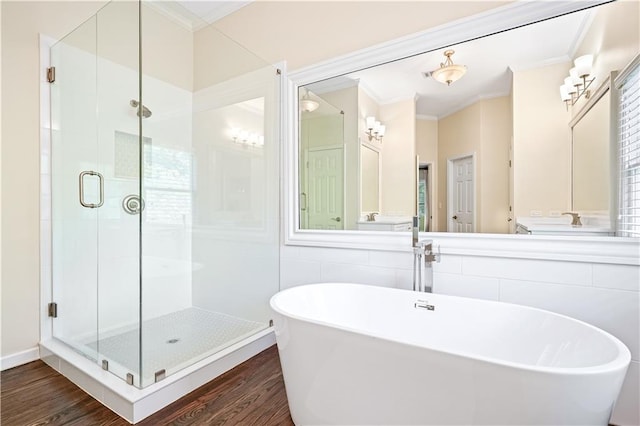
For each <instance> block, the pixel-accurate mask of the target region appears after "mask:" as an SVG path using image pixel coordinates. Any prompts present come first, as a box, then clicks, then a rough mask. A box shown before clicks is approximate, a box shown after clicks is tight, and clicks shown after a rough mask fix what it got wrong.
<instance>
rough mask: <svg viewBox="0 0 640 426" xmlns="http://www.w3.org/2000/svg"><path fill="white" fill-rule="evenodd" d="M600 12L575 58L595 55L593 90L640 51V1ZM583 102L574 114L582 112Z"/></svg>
mask: <svg viewBox="0 0 640 426" xmlns="http://www.w3.org/2000/svg"><path fill="white" fill-rule="evenodd" d="M596 10H597V13H596V16H595V18H594V19H593V23H592V24H591V26H590V27H589V31H588V32H587V34H586V35H585V37H584V39H583V40H582V42H581V43H580V46H578V49H577V50H576V54H575V57H576V58H577V57H579V56H582V55H586V54H593V55H594V61H593V73H592V76H595V77H596V80H595V81H594V83H593V85H592V86H591V87H592V89H595V88H596V87H598V86H599V85H600V84H602V82H603V81H604V80H605V79H606V77H607V76H608V75H609V73H610V72H611V71H615V70H618V71H619V70H622V69H623V68H624V67H625V65H627V64H628V63H629V62H631V60H632V59H633V57H634V56H635V55H637V54H638V52H639V51H640V30H639V29H638V28H640V2H638V1H634V0H622V1H617V2H613V3H609V4H608V5H607V6H605V7H600V8H598V9H596ZM584 102H585V100H584V99H581V100H580V101H579V102H578V104H576V106H575V107H573V109H572V111H573V113H576V112H577V111H579V110H580V108H581V107H582V105H584Z"/></svg>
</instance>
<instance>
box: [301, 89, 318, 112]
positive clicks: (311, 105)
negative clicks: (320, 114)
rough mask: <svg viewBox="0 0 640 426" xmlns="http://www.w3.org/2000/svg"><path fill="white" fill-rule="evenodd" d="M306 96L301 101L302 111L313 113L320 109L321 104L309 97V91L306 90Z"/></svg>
mask: <svg viewBox="0 0 640 426" xmlns="http://www.w3.org/2000/svg"><path fill="white" fill-rule="evenodd" d="M304 92H305V93H304V95H303V96H302V99H300V111H302V112H311V111H315V110H317V109H318V107H319V106H320V104H319V103H318V102H316V101H314V100H313V99H311V98H310V97H309V90H308V89H304Z"/></svg>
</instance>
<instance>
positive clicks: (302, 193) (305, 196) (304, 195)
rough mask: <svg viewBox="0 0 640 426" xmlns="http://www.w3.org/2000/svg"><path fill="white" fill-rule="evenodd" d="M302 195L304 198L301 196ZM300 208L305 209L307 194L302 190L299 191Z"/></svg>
mask: <svg viewBox="0 0 640 426" xmlns="http://www.w3.org/2000/svg"><path fill="white" fill-rule="evenodd" d="M302 197H304V198H302ZM303 200H304V207H302V201H303ZM300 210H302V211H305V210H307V194H305V193H304V192H301V193H300Z"/></svg>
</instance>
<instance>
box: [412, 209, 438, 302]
mask: <svg viewBox="0 0 640 426" xmlns="http://www.w3.org/2000/svg"><path fill="white" fill-rule="evenodd" d="M411 245H412V247H413V291H422V292H427V293H432V292H433V265H432V264H433V262H440V248H439V247H438V253H436V252H435V251H434V250H433V240H420V239H419V232H418V217H417V216H414V217H413V227H412V232H411Z"/></svg>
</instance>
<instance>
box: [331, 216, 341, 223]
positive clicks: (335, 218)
mask: <svg viewBox="0 0 640 426" xmlns="http://www.w3.org/2000/svg"><path fill="white" fill-rule="evenodd" d="M331 220H335V221H336V222H340V221H341V220H342V219H340V217H332V218H331Z"/></svg>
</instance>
